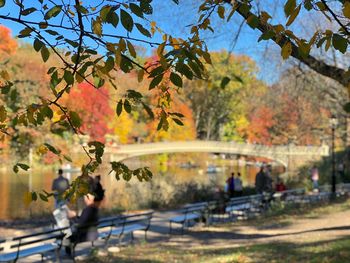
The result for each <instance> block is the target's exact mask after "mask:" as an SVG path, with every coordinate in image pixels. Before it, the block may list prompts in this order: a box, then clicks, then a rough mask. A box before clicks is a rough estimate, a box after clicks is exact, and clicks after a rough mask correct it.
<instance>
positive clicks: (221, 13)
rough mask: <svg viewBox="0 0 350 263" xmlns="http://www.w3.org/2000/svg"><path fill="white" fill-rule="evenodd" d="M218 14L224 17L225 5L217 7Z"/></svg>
mask: <svg viewBox="0 0 350 263" xmlns="http://www.w3.org/2000/svg"><path fill="white" fill-rule="evenodd" d="M218 15H219V17H220V18H222V19H224V18H225V7H223V6H222V5H220V6H219V7H218Z"/></svg>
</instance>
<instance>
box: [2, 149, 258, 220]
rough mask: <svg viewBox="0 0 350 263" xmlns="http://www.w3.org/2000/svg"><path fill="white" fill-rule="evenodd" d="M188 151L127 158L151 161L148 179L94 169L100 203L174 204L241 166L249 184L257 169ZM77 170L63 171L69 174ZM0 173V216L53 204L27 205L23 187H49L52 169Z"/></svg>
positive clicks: (136, 163) (25, 214) (24, 214)
mask: <svg viewBox="0 0 350 263" xmlns="http://www.w3.org/2000/svg"><path fill="white" fill-rule="evenodd" d="M188 156H189V155H185V156H181V155H179V154H178V155H176V158H171V159H170V158H168V157H166V158H165V157H164V156H162V155H159V156H149V157H144V158H142V159H130V160H127V161H126V163H127V164H128V165H129V166H130V167H141V166H148V167H150V168H151V170H152V172H153V173H154V178H153V179H152V181H150V182H142V183H140V182H138V181H137V180H136V178H134V179H132V180H131V181H130V182H124V181H116V179H115V178H114V176H113V175H108V171H107V170H104V171H103V170H101V171H99V174H101V175H102V178H101V179H102V180H101V182H102V185H103V187H104V188H106V198H105V200H104V203H103V207H104V208H106V209H115V208H123V209H126V210H134V209H144V208H150V207H154V208H157V207H159V208H166V207H168V208H169V207H175V206H179V205H181V203H184V202H186V201H191V199H196V198H201V196H198V193H200V194H205V193H206V192H208V191H215V190H216V189H219V188H220V189H223V188H224V185H225V181H226V178H227V177H229V175H230V173H231V172H235V173H236V174H237V172H240V173H241V175H242V177H241V178H242V181H243V185H244V186H253V185H254V181H255V175H256V173H257V172H258V169H259V168H258V167H256V166H255V165H247V164H246V163H244V162H239V161H237V160H222V159H220V158H217V159H213V158H211V157H210V155H208V154H202V155H200V154H196V155H195V156H191V158H189V157H188ZM188 160H191V162H192V163H193V164H195V165H193V167H183V165H181V164H183V163H184V162H188ZM210 165H212V166H213V167H217V168H218V169H217V172H215V173H207V169H208V166H210ZM78 175H79V174H71V175H68V176H69V177H70V178H71V179H74V178H75V177H76V176H78ZM0 176H1V177H0V207H1V209H0V219H14V218H29V217H31V216H32V215H41V214H47V213H48V212H50V211H52V210H53V207H54V205H53V200H50V201H49V202H48V203H45V202H42V201H37V202H33V203H31V204H30V205H26V204H25V201H24V200H25V197H24V194H23V193H26V192H28V191H30V190H31V188H32V190H35V191H41V190H46V191H50V190H51V184H52V181H53V179H54V178H55V177H56V171H54V170H51V171H45V172H33V175H23V174H22V175H18V174H13V173H12V172H8V173H5V172H2V173H1V174H0ZM66 176H67V175H66ZM196 191H197V192H198V193H197V192H196ZM196 194H197V196H196Z"/></svg>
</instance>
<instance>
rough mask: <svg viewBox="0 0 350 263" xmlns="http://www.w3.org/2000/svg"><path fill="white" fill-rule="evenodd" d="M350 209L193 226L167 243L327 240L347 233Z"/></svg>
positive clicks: (222, 244)
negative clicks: (187, 231) (184, 233)
mask: <svg viewBox="0 0 350 263" xmlns="http://www.w3.org/2000/svg"><path fill="white" fill-rule="evenodd" d="M349 218H350V209H347V210H345V211H344V210H341V211H335V212H329V211H328V212H327V213H324V214H322V211H321V212H318V213H315V214H314V215H308V216H303V215H299V216H291V217H290V218H288V217H284V218H283V219H275V218H266V220H264V218H263V217H262V218H260V219H259V223H258V224H256V222H254V221H253V220H250V221H243V222H240V223H238V224H237V223H233V224H224V225H221V226H220V227H218V226H215V225H214V226H212V227H200V228H193V229H191V231H190V232H189V233H188V234H187V235H184V236H183V237H173V238H171V239H170V240H169V241H168V242H167V245H169V246H176V247H179V248H181V249H186V248H190V249H192V250H193V249H194V247H196V246H198V247H200V248H201V249H203V248H208V249H210V248H211V247H215V248H218V247H220V248H226V247H227V248H229V247H239V246H245V245H254V244H261V243H272V242H292V243H296V244H303V243H305V244H306V243H311V242H316V241H317V242H319V241H330V240H336V239H340V238H343V237H345V236H350V220H349ZM189 244H191V246H189Z"/></svg>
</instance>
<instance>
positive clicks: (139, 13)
mask: <svg viewBox="0 0 350 263" xmlns="http://www.w3.org/2000/svg"><path fill="white" fill-rule="evenodd" d="M129 7H130V10H131V12H133V13H134V14H135V15H137V16H138V17H141V18H143V13H142V9H141V7H139V6H138V5H136V4H133V3H130V4H129Z"/></svg>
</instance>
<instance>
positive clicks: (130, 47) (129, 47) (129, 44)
mask: <svg viewBox="0 0 350 263" xmlns="http://www.w3.org/2000/svg"><path fill="white" fill-rule="evenodd" d="M126 43H127V45H128V50H129V53H130V55H131V56H132V57H134V58H136V50H135V48H134V46H133V45H132V44H131V43H130V42H129V41H126Z"/></svg>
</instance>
